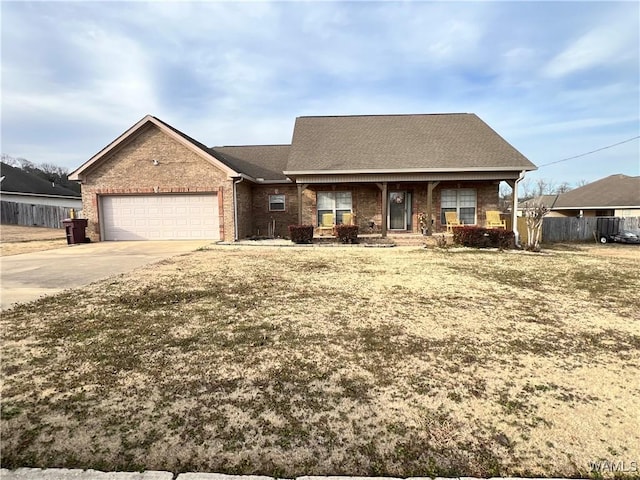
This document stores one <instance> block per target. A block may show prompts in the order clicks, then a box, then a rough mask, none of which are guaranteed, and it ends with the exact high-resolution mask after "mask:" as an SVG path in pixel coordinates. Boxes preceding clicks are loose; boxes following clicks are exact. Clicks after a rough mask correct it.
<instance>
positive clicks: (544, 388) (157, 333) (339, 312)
mask: <svg viewBox="0 0 640 480" xmlns="http://www.w3.org/2000/svg"><path fill="white" fill-rule="evenodd" d="M639 270H640V259H626V258H602V257H598V256H593V255H589V254H587V253H584V252H573V251H568V252H551V253H548V254H545V255H532V254H525V253H500V252H497V251H491V252H486V251H477V250H472V249H450V250H438V249H423V248H409V247H406V248H394V249H364V248H363V249H356V248H339V247H337V248H331V249H322V248H301V249H295V248H276V247H272V248H253V247H211V248H205V249H202V250H200V251H198V252H194V253H192V254H188V255H185V256H181V257H176V258H172V259H170V260H166V261H163V262H161V263H159V264H156V265H153V266H151V267H148V268H143V269H140V270H138V271H137V272H135V273H134V274H130V275H126V276H121V277H118V278H112V279H110V280H107V281H104V282H100V283H96V284H93V285H91V286H88V287H86V288H83V289H79V290H75V291H72V292H69V293H65V294H61V295H58V296H56V297H50V298H47V299H43V300H39V301H37V302H34V303H31V304H28V305H23V306H19V307H17V308H14V309H12V310H9V311H7V312H3V315H2V318H1V319H0V322H1V326H2V331H3V336H2V358H3V361H2V373H3V378H4V381H3V384H2V398H3V402H2V416H1V425H2V432H3V435H2V452H3V466H5V465H6V466H7V467H12V466H18V465H26V464H28V465H32V466H39V467H46V466H53V465H54V464H55V465H56V466H59V467H76V468H96V469H101V470H137V469H148V470H149V469H154V470H171V471H174V472H182V471H219V472H224V473H235V474H258V473H261V474H269V475H272V476H276V477H285V478H287V477H293V476H299V475H303V474H311V475H314V474H315V475H320V474H329V473H331V474H343V475H376V476H395V477H408V476H476V477H489V476H523V477H530V476H549V477H560V476H562V477H572V476H579V477H584V476H589V475H590V470H589V468H590V462H595V461H599V460H602V459H605V460H609V461H615V462H617V463H616V464H618V462H620V461H625V462H626V463H627V465H628V464H629V462H633V461H636V459H638V458H640V428H638V427H639V425H638V416H637V412H638V411H640V386H639V385H638V383H637V381H636V379H637V378H639V377H640V320H639V319H638V316H637V312H638V311H640V298H638V295H637V292H638V291H639V290H640V276H639V275H638V273H637V272H638V271H639ZM620 275H624V276H625V278H626V279H627V280H626V281H625V282H619V281H618V279H619V278H620ZM616 473H619V472H616Z"/></svg>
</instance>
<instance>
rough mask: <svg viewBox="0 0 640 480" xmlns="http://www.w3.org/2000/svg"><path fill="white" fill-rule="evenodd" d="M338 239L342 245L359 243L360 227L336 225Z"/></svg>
mask: <svg viewBox="0 0 640 480" xmlns="http://www.w3.org/2000/svg"><path fill="white" fill-rule="evenodd" d="M336 237H338V239H339V240H340V241H341V242H342V243H358V226H357V225H336Z"/></svg>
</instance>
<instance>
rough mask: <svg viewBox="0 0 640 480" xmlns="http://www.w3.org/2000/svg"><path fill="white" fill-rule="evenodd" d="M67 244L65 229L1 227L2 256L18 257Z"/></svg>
mask: <svg viewBox="0 0 640 480" xmlns="http://www.w3.org/2000/svg"><path fill="white" fill-rule="evenodd" d="M66 244H67V240H66V233H65V230H64V229H58V228H42V227H25V226H21V225H1V226H0V255H2V256H7V255H18V254H21V253H30V252H38V251H42V250H51V249H54V248H60V247H63V246H65V245H66Z"/></svg>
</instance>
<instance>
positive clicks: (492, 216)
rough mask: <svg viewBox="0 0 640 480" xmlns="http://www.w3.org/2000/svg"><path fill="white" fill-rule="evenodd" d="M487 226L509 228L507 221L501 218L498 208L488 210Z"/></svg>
mask: <svg viewBox="0 0 640 480" xmlns="http://www.w3.org/2000/svg"><path fill="white" fill-rule="evenodd" d="M487 228H504V229H506V228H507V223H506V222H505V221H504V220H503V219H501V218H500V212H498V211H497V210H487Z"/></svg>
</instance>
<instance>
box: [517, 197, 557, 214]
mask: <svg viewBox="0 0 640 480" xmlns="http://www.w3.org/2000/svg"><path fill="white" fill-rule="evenodd" d="M557 199H558V194H551V195H538V196H537V197H533V198H530V199H529V200H524V201H522V202H520V203H518V216H519V217H522V216H524V210H525V208H527V207H532V206H534V205H544V206H545V207H547V208H548V209H550V210H551V209H552V208H553V205H554V204H555V203H556V200H557ZM546 216H548V217H559V216H563V215H556V214H554V213H553V212H551V211H550V212H549V213H548V214H547V215H546Z"/></svg>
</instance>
